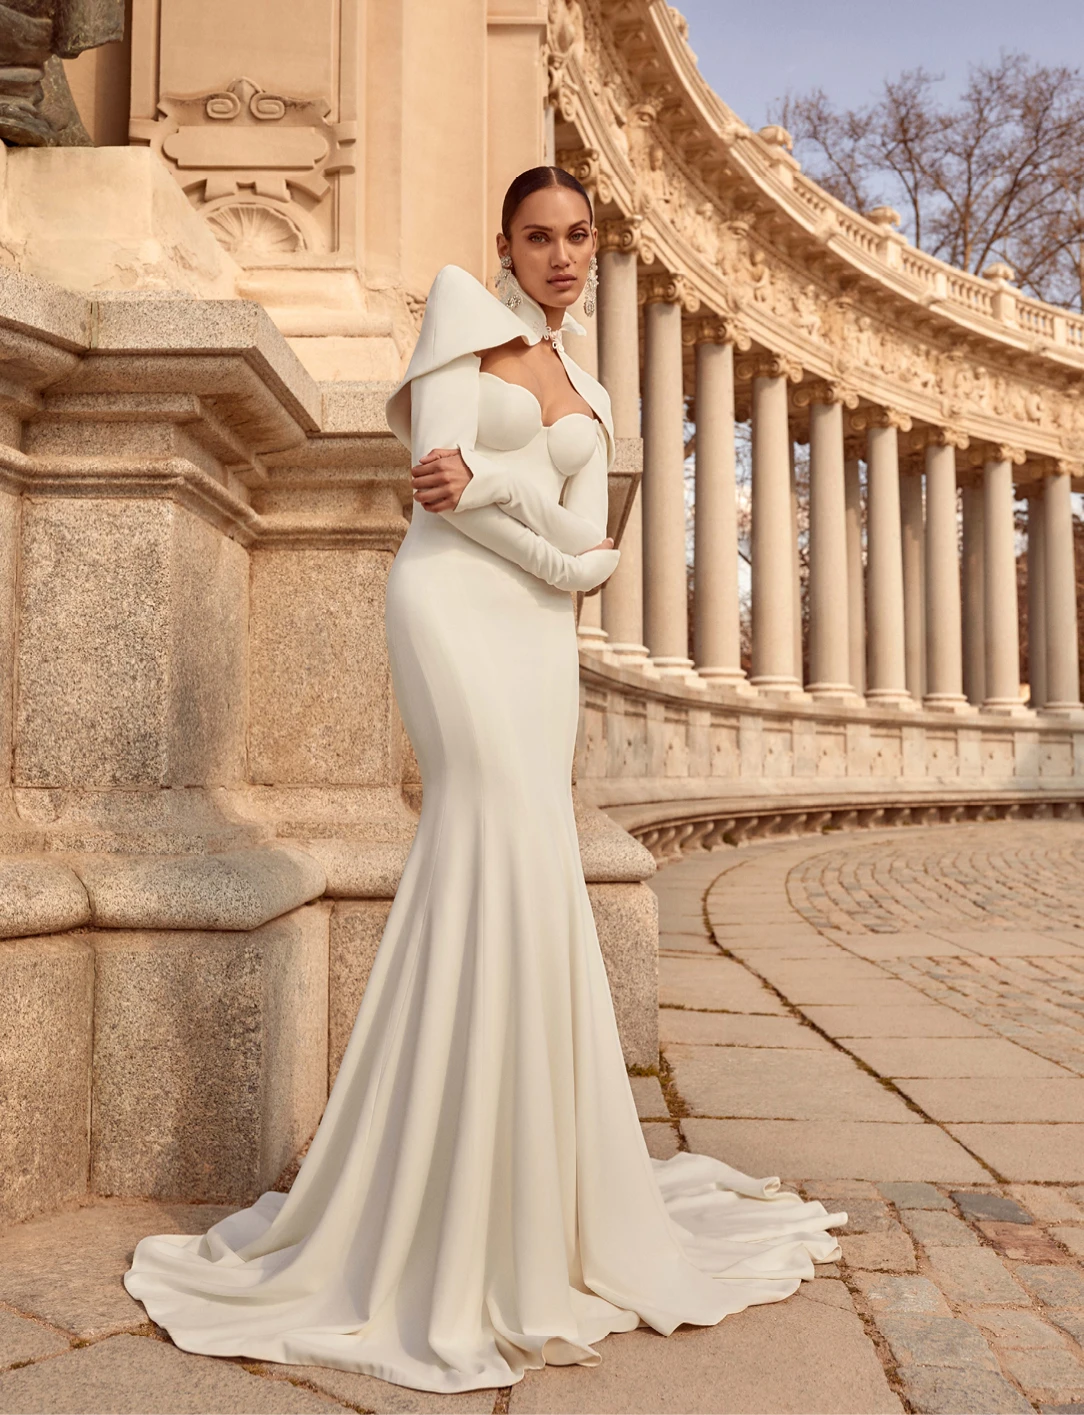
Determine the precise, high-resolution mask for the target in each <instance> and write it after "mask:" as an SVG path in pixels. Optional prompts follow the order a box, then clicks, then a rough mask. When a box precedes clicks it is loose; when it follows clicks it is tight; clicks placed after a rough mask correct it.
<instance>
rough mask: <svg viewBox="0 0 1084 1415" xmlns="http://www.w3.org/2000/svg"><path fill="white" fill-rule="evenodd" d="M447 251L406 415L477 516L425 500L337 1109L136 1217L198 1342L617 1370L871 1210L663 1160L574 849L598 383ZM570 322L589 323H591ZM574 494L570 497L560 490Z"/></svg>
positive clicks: (139, 1258)
mask: <svg viewBox="0 0 1084 1415" xmlns="http://www.w3.org/2000/svg"><path fill="white" fill-rule="evenodd" d="M544 324H545V317H544V315H543V313H542V311H541V309H540V308H539V307H538V306H537V305H536V304H535V303H534V302H533V301H531V300H529V299H528V298H527V297H526V296H523V298H522V301H521V305H520V307H519V309H518V310H517V311H516V312H512V311H510V310H508V309H507V308H506V307H505V306H504V305H502V304H501V303H500V302H499V301H498V300H496V299H495V298H494V297H493V296H492V295H490V294H489V293H488V292H487V291H486V290H485V289H484V288H483V287H482V286H481V285H479V284H478V282H476V281H475V280H474V279H473V278H472V277H471V276H469V275H467V274H466V273H465V272H464V271H462V270H459V269H458V268H457V267H454V266H449V267H446V268H445V269H444V270H443V271H442V272H441V273H440V274H439V275H438V277H437V279H436V281H435V282H434V285H433V288H432V290H431V292H430V298H429V302H428V305H427V311H426V316H425V321H424V323H423V327H422V332H421V335H420V337H419V342H418V347H417V349H416V351H415V355H414V358H413V359H412V361H411V365H410V367H409V368H408V370H407V377H406V379H404V382H403V384H402V385H400V388H399V389H398V390H397V391H396V393H395V394H394V395H393V397H392V398H391V399H390V400H389V405H388V418H389V424H390V425H391V427H392V429H393V430H394V431H395V432H396V433H397V435H398V436H399V437H400V438H401V439H402V440H403V441H406V442H408V444H410V445H412V451H413V454H414V458H415V460H417V459H418V458H419V457H420V456H421V455H423V454H424V453H425V452H427V451H429V450H430V449H431V448H433V447H452V446H459V447H460V449H461V450H462V452H463V456H464V459H465V460H466V462H467V464H468V466H469V467H470V468H471V471H472V477H471V480H470V481H469V482H468V484H467V487H466V489H465V490H464V492H463V494H462V496H461V498H460V502H459V504H458V505H457V507H456V509H455V510H454V511H445V512H439V513H434V512H429V511H426V510H424V509H423V508H422V507H421V506H420V505H417V504H416V505H415V506H414V508H413V513H412V519H411V521H410V525H409V529H408V531H407V533H406V535H405V537H404V540H403V542H402V545H401V547H400V549H399V551H398V553H397V555H396V557H395V559H394V561H393V563H392V566H391V570H390V574H389V580H388V587H387V601H386V606H387V607H386V619H385V622H386V630H387V642H388V651H389V656H390V661H391V669H392V681H393V686H394V689H395V695H396V700H397V702H398V705H399V708H400V710H401V712H402V715H403V719H404V722H405V724H406V727H407V731H408V733H409V736H410V739H411V742H412V743H413V746H414V748H415V752H416V755H417V758H418V763H419V766H420V769H421V776H422V785H423V804H422V810H421V817H420V820H419V823H418V828H417V833H416V836H415V839H414V841H413V844H412V846H411V849H410V852H409V854H408V857H407V860H406V864H405V867H404V870H403V875H402V879H401V882H400V884H399V888H398V891H397V893H396V896H395V899H394V901H393V903H392V906H391V910H390V912H389V914H388V919H387V923H386V926H385V929H384V933H383V937H382V939H381V942H380V946H379V949H378V951H377V954H376V958H375V962H374V965H373V969H372V974H371V977H370V979H369V982H368V985H367V988H366V990H365V993H364V996H363V998H362V1002H361V1006H360V1009H359V1011H358V1015H357V1019H356V1021H355V1024H354V1027H353V1031H352V1033H351V1035H350V1039H349V1042H348V1045H347V1048H346V1052H345V1055H344V1057H343V1060H342V1064H341V1067H340V1069H339V1071H338V1074H337V1077H336V1080H335V1083H334V1085H333V1087H332V1090H331V1094H330V1097H329V1099H328V1102H327V1106H326V1108H325V1111H324V1115H323V1118H322V1120H321V1122H320V1125H319V1128H318V1129H317V1132H316V1135H315V1137H314V1138H313V1141H312V1143H311V1145H310V1147H309V1150H308V1152H307V1154H306V1155H305V1158H304V1160H303V1162H302V1164H301V1168H300V1170H299V1172H298V1174H297V1177H296V1179H295V1180H294V1183H293V1186H292V1188H291V1190H290V1192H289V1194H281V1193H277V1192H267V1193H264V1194H263V1195H261V1196H260V1198H259V1199H258V1200H257V1201H256V1202H255V1203H254V1204H253V1205H252V1206H251V1207H249V1208H245V1209H241V1210H239V1211H238V1212H236V1213H233V1214H230V1215H229V1216H227V1217H226V1218H224V1219H222V1220H221V1221H220V1222H218V1223H216V1224H215V1225H213V1227H211V1228H210V1229H209V1230H208V1231H207V1233H206V1234H203V1235H196V1236H183V1235H176V1234H165V1235H154V1236H150V1237H146V1238H143V1239H141V1240H140V1242H139V1244H138V1245H137V1247H136V1249H135V1254H134V1257H133V1261H132V1265H131V1267H130V1269H129V1270H128V1272H126V1273H125V1275H124V1284H125V1286H126V1288H127V1289H128V1291H129V1292H130V1293H131V1294H132V1295H133V1296H134V1297H137V1298H138V1299H139V1300H140V1301H141V1302H142V1303H143V1305H144V1306H145V1308H146V1309H147V1311H148V1313H149V1314H150V1316H151V1317H152V1318H153V1319H154V1320H155V1321H156V1322H158V1323H159V1324H160V1325H161V1326H163V1327H165V1328H166V1329H167V1330H168V1331H169V1333H170V1335H171V1336H172V1338H173V1340H174V1341H175V1342H176V1344H177V1345H178V1346H179V1347H182V1348H183V1349H185V1350H187V1351H196V1352H202V1353H205V1354H209V1355H220V1356H247V1357H250V1358H257V1359H265V1360H270V1361H279V1362H287V1363H296V1364H310V1365H324V1366H332V1367H338V1368H340V1369H344V1370H349V1371H360V1372H366V1373H368V1374H370V1375H374V1376H378V1377H381V1378H382V1379H384V1380H387V1381H393V1382H396V1383H398V1384H400V1385H404V1386H410V1387H414V1388H416V1389H420V1390H426V1391H439V1392H453V1391H464V1390H472V1389H477V1388H482V1387H492V1386H504V1385H509V1384H512V1383H514V1382H516V1381H519V1380H521V1379H522V1378H523V1375H524V1372H525V1371H527V1370H529V1369H534V1368H538V1367H541V1366H543V1365H545V1364H546V1363H552V1364H558V1365H568V1364H572V1363H577V1364H579V1365H583V1366H594V1365H597V1364H598V1363H599V1361H600V1359H601V1356H600V1353H599V1352H597V1351H596V1350H595V1349H594V1344H595V1343H597V1342H599V1341H600V1339H601V1338H602V1337H604V1336H606V1335H607V1334H608V1333H610V1332H615V1331H628V1330H631V1329H632V1328H634V1327H637V1326H639V1325H647V1326H650V1327H653V1328H654V1329H655V1330H656V1331H658V1332H661V1333H663V1334H664V1335H669V1334H670V1332H672V1331H673V1330H674V1328H675V1327H677V1326H678V1325H679V1324H680V1323H682V1322H689V1323H693V1324H696V1325H702V1326H706V1325H713V1324H715V1323H717V1322H719V1321H720V1320H721V1319H722V1318H723V1317H725V1316H727V1315H728V1314H729V1313H733V1312H738V1311H740V1310H742V1309H743V1308H745V1307H747V1306H750V1305H752V1304H755V1303H764V1302H774V1301H778V1300H780V1299H782V1298H785V1297H787V1296H788V1295H789V1294H791V1293H792V1292H794V1291H795V1290H796V1289H797V1287H798V1285H799V1283H800V1282H801V1281H802V1279H803V1278H810V1277H812V1276H813V1263H814V1261H818V1262H824V1261H830V1260H832V1259H834V1258H836V1257H838V1256H839V1248H838V1245H837V1243H836V1240H835V1239H834V1237H833V1236H832V1235H831V1234H830V1233H829V1232H828V1231H827V1230H828V1229H829V1228H830V1227H832V1226H835V1225H838V1224H841V1223H843V1222H844V1221H845V1218H846V1216H845V1215H844V1214H840V1213H834V1214H829V1213H828V1212H827V1211H826V1210H825V1209H824V1207H823V1206H822V1205H821V1204H819V1203H809V1202H805V1201H803V1200H802V1199H801V1198H799V1197H798V1196H796V1195H793V1194H789V1193H785V1192H783V1191H782V1190H781V1189H780V1187H779V1181H778V1180H777V1179H775V1178H770V1179H754V1178H752V1177H750V1176H748V1175H745V1174H742V1173H740V1172H739V1171H737V1170H735V1169H732V1168H730V1167H729V1166H727V1165H726V1164H723V1163H722V1162H721V1161H719V1160H717V1159H714V1158H711V1157H709V1156H706V1155H698V1154H691V1153H687V1152H681V1153H678V1154H676V1155H675V1156H673V1158H671V1159H668V1160H660V1159H655V1158H653V1157H652V1156H650V1155H649V1153H648V1151H647V1148H646V1145H645V1141H644V1137H643V1132H642V1131H641V1128H640V1122H639V1119H638V1117H637V1111H636V1105H635V1102H634V1099H633V1095H632V1091H631V1088H630V1085H629V1081H628V1076H627V1073H626V1070H625V1065H624V1061H623V1057H622V1050H621V1042H620V1038H619V1035H618V1030H617V1025H616V1022H615V1018H614V1011H613V1005H612V1001H611V996H610V990H609V986H608V982H607V976H606V971H605V967H604V964H603V959H602V954H601V952H600V949H599V943H598V936H597V933H596V930H595V923H594V919H593V917H592V913H591V906H590V901H589V898H588V894H587V888H586V885H585V882H584V876H583V870H582V866H581V863H580V856H579V849H578V845H577V834H576V826H575V822H574V818H573V806H572V797H571V788H570V774H571V766H572V758H573V751H574V746H575V738H576V729H577V716H578V691H579V688H578V655H577V644H576V626H575V617H574V609H573V600H572V597H571V596H570V594H569V593H568V591H569V590H570V589H577V588H578V589H590V588H592V587H594V586H595V585H598V584H600V583H602V581H604V580H605V579H606V578H607V577H608V576H609V575H610V574H611V573H612V571H613V569H614V567H615V565H616V563H617V557H618V554H619V552H618V551H616V550H599V551H596V550H591V549H590V547H592V546H596V545H598V543H599V542H600V541H601V540H602V539H603V537H604V536H605V534H606V475H607V470H608V467H609V465H610V463H611V462H612V458H613V437H612V429H611V423H610V415H609V402H608V399H607V396H606V393H605V390H604V389H603V388H602V386H601V385H600V384H598V383H597V382H596V381H595V380H594V379H593V378H591V377H590V376H589V375H588V374H587V373H585V372H584V371H583V370H582V369H580V368H578V367H577V365H576V364H575V363H573V362H572V360H571V359H569V358H568V357H567V356H565V355H564V354H563V353H562V355H561V357H562V360H563V362H564V366H565V369H566V371H567V373H568V375H569V379H570V381H571V382H572V384H573V386H574V387H575V388H576V389H577V391H578V392H579V393H580V394H581V396H583V398H584V399H585V401H586V402H587V404H588V405H589V406H590V407H591V408H592V409H593V410H594V413H595V414H596V417H595V418H590V417H588V416H587V415H586V414H571V415H568V416H566V417H564V418H561V419H559V420H558V421H556V422H555V423H554V424H553V425H552V426H551V427H548V428H547V427H544V426H543V423H542V413H541V409H540V407H539V405H538V403H537V400H536V399H535V398H534V396H533V395H532V394H531V393H530V392H528V391H527V390H526V389H524V388H522V387H519V386H516V385H512V384H509V383H506V382H504V381H503V380H501V379H500V378H497V377H495V376H493V375H489V374H485V373H481V372H480V369H479V364H480V360H479V358H478V352H479V351H481V350H484V349H486V348H490V347H495V346H497V345H500V344H502V343H505V342H507V341H508V340H509V339H511V338H514V337H517V336H518V337H522V338H524V339H525V340H526V341H527V342H528V343H534V342H537V340H538V338H539V337H540V336H541V333H542V329H543V326H544ZM566 325H568V326H570V327H575V325H574V323H573V322H572V321H571V317H570V316H568V317H566ZM562 503H563V504H562Z"/></svg>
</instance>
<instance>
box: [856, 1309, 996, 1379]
mask: <svg viewBox="0 0 1084 1415" xmlns="http://www.w3.org/2000/svg"><path fill="white" fill-rule="evenodd" d="M877 1325H878V1327H879V1328H880V1330H881V1333H882V1335H883V1336H884V1338H885V1340H886V1341H887V1342H888V1344H889V1346H890V1347H891V1348H892V1354H893V1356H895V1358H896V1360H897V1361H898V1362H899V1364H900V1365H901V1366H959V1367H965V1368H969V1367H974V1368H979V1369H982V1370H987V1371H996V1370H997V1361H996V1360H995V1358H994V1353H993V1352H992V1351H991V1350H990V1347H989V1346H988V1345H987V1343H986V1341H985V1340H984V1338H983V1337H982V1335H981V1333H980V1332H979V1331H977V1330H976V1328H975V1327H973V1326H972V1325H971V1324H970V1322H965V1321H962V1320H961V1319H960V1318H959V1317H926V1316H921V1317H889V1316H882V1317H878V1318H877Z"/></svg>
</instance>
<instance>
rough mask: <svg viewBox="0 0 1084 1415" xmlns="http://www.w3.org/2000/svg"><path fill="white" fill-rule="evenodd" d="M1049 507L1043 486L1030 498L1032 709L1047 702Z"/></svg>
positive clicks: (1029, 651) (1030, 670) (1029, 627)
mask: <svg viewBox="0 0 1084 1415" xmlns="http://www.w3.org/2000/svg"><path fill="white" fill-rule="evenodd" d="M1045 520H1046V505H1045V502H1044V501H1043V493H1042V483H1041V482H1040V483H1039V485H1038V486H1036V487H1035V488H1034V490H1033V491H1032V493H1031V495H1030V496H1029V497H1028V684H1029V686H1030V688H1031V696H1030V700H1029V702H1030V706H1031V707H1033V708H1041V707H1042V706H1043V704H1044V703H1045V702H1046V555H1045V554H1044V551H1045V545H1044V542H1045V539H1046V535H1045V532H1046V526H1045Z"/></svg>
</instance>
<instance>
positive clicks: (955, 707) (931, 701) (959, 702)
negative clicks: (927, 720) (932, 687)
mask: <svg viewBox="0 0 1084 1415" xmlns="http://www.w3.org/2000/svg"><path fill="white" fill-rule="evenodd" d="M922 706H923V707H924V708H926V709H927V711H929V712H953V713H972V712H975V711H977V709H976V708H974V707H973V706H972V705H971V703H969V702H968V700H967V699H966V698H965V697H964V695H963V694H962V693H927V694H926V696H925V697H924V698H923V699H922Z"/></svg>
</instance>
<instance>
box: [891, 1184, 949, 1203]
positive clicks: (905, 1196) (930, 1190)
mask: <svg viewBox="0 0 1084 1415" xmlns="http://www.w3.org/2000/svg"><path fill="white" fill-rule="evenodd" d="M879 1187H880V1190H881V1193H882V1194H883V1195H884V1196H885V1198H886V1199H887V1200H888V1202H889V1203H890V1204H895V1205H896V1207H897V1208H898V1209H951V1208H952V1200H951V1199H947V1198H946V1197H945V1195H944V1194H942V1193H940V1192H939V1191H938V1190H937V1189H935V1188H934V1187H933V1185H932V1184H923V1183H921V1182H913V1183H904V1184H882V1185H880V1186H879Z"/></svg>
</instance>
